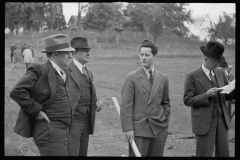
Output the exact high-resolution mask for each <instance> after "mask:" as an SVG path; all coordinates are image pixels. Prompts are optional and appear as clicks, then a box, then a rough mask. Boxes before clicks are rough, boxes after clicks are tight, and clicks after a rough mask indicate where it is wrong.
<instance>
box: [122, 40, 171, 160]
mask: <svg viewBox="0 0 240 160" xmlns="http://www.w3.org/2000/svg"><path fill="white" fill-rule="evenodd" d="M157 52H158V48H157V47H156V45H155V44H154V43H153V42H152V41H149V40H144V41H143V42H142V44H141V45H140V47H139V56H140V61H141V67H140V68H139V69H137V70H135V71H132V72H130V73H128V74H127V76H126V79H125V82H124V84H123V87H122V93H121V97H122V104H121V109H120V115H121V116H120V117H121V122H122V130H123V132H124V134H125V137H126V139H127V140H130V139H134V140H135V142H136V145H137V148H138V150H139V152H140V154H141V156H143V157H146V156H147V157H149V156H155V157H162V156H163V153H164V147H165V143H166V140H167V135H168V124H169V117H170V99H169V81H168V78H167V76H166V75H165V74H163V73H161V72H159V71H158V70H157V69H156V68H155V67H154V62H155V60H156V55H157ZM129 156H130V157H133V156H134V152H133V150H132V148H131V146H130V144H129Z"/></svg>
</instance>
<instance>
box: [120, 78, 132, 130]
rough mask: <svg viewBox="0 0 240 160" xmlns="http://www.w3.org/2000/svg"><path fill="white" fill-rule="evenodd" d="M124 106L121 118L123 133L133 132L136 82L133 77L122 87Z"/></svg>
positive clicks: (121, 110)
mask: <svg viewBox="0 0 240 160" xmlns="http://www.w3.org/2000/svg"><path fill="white" fill-rule="evenodd" d="M121 97H122V104H121V109H120V117H121V122H122V130H123V132H126V131H130V130H133V113H132V112H133V99H134V81H133V77H131V76H127V78H126V80H125V82H124V84H123V87H122V94H121Z"/></svg>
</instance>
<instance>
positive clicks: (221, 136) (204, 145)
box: [195, 108, 229, 157]
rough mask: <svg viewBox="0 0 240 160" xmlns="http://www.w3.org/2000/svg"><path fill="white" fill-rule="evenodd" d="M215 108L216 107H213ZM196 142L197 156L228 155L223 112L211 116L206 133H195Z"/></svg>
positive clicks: (226, 132)
mask: <svg viewBox="0 0 240 160" xmlns="http://www.w3.org/2000/svg"><path fill="white" fill-rule="evenodd" d="M214 109H216V108H214ZM195 138H196V142H197V149H196V156H197V157H213V150H214V146H215V157H229V147H228V129H227V125H226V122H225V120H224V116H223V114H221V116H219V113H218V112H216V115H215V116H214V115H213V116H212V121H211V125H210V128H209V131H208V132H207V134H206V135H197V134H196V135H195Z"/></svg>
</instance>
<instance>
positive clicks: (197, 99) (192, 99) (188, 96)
mask: <svg viewBox="0 0 240 160" xmlns="http://www.w3.org/2000/svg"><path fill="white" fill-rule="evenodd" d="M195 90H196V87H195V80H194V77H193V74H188V75H187V76H186V80H185V84H184V96H183V101H184V104H185V105H186V106H190V107H201V106H208V105H209V100H208V97H207V94H206V92H203V93H201V94H198V95H196V94H195V93H196V92H195Z"/></svg>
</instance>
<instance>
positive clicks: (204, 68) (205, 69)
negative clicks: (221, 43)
mask: <svg viewBox="0 0 240 160" xmlns="http://www.w3.org/2000/svg"><path fill="white" fill-rule="evenodd" d="M202 70H203V72H204V73H205V74H206V75H207V76H208V78H210V77H209V73H210V70H209V69H207V68H206V67H205V66H204V65H203V64H202ZM212 75H215V74H214V72H213V71H212ZM210 79H211V78H210Z"/></svg>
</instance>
